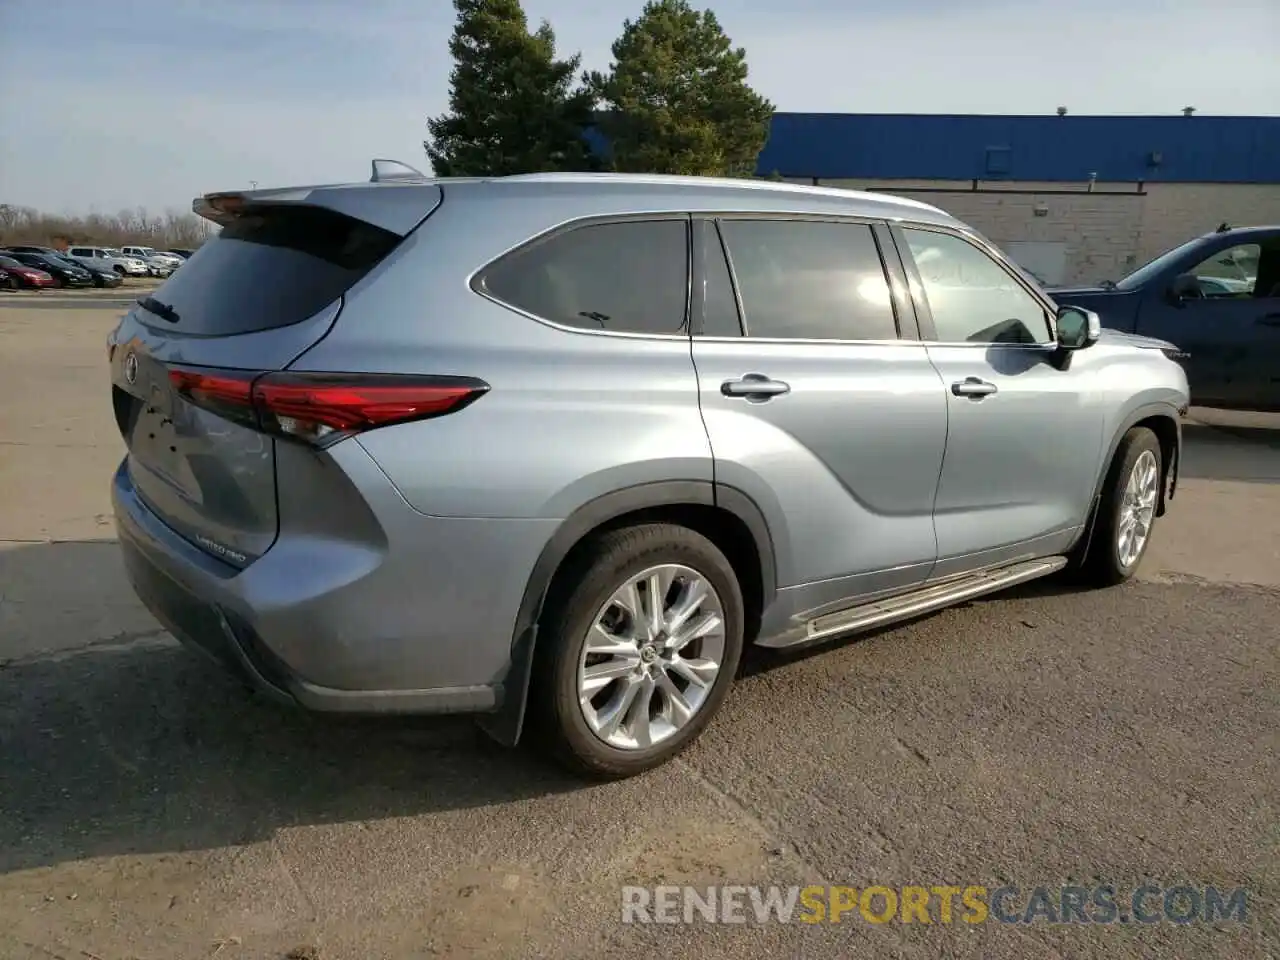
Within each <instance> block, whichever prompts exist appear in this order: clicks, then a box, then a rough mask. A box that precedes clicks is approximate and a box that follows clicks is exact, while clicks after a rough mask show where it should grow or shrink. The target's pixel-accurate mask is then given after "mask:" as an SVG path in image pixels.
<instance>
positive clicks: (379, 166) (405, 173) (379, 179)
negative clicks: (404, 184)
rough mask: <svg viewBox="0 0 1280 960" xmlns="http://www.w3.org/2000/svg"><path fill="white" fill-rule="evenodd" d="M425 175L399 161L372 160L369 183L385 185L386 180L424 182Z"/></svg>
mask: <svg viewBox="0 0 1280 960" xmlns="http://www.w3.org/2000/svg"><path fill="white" fill-rule="evenodd" d="M426 179H427V175H426V174H425V173H422V172H421V171H420V170H415V169H413V167H411V166H409V165H408V164H407V163H401V162H400V161H399V160H374V161H373V175H372V176H371V177H369V182H370V183H386V182H387V181H388V180H426Z"/></svg>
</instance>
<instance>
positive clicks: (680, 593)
mask: <svg viewBox="0 0 1280 960" xmlns="http://www.w3.org/2000/svg"><path fill="white" fill-rule="evenodd" d="M569 563H570V564H571V566H570V567H569V568H568V569H567V570H565V571H564V573H565V575H564V576H562V577H557V583H559V584H563V587H562V588H561V589H559V590H558V591H557V593H558V594H559V596H554V595H553V596H552V597H550V598H549V603H548V607H547V614H546V616H544V617H543V619H542V630H541V631H540V633H539V637H538V642H537V646H536V648H535V651H536V652H535V660H534V672H533V676H532V678H531V689H530V691H529V694H530V696H529V707H528V709H529V715H530V720H531V721H532V722H531V724H530V726H531V728H532V732H533V733H534V738H532V739H533V741H534V743H535V744H536V745H538V746H541V747H542V748H543V749H545V750H547V751H549V752H550V753H551V755H552V756H553V757H554V758H555V759H556V760H558V761H559V762H560V763H561V764H563V765H564V766H566V767H568V768H569V769H570V770H571V771H573V772H575V773H577V774H580V775H586V776H589V777H591V778H593V779H600V780H616V779H621V778H624V777H630V776H634V775H636V774H638V773H642V772H644V771H646V770H650V769H652V768H654V767H656V766H659V765H660V764H662V763H665V762H666V761H668V760H670V759H671V758H672V757H674V756H675V755H676V754H678V753H679V752H680V751H681V750H683V749H684V748H685V747H686V746H688V745H689V744H690V743H691V742H692V741H693V740H694V739H695V738H696V737H697V736H698V735H699V734H700V733H701V732H702V730H703V729H704V728H705V727H706V725H707V724H708V723H709V722H710V721H711V718H712V717H713V716H714V715H715V713H716V712H717V710H719V708H720V705H721V704H722V703H723V702H724V698H725V696H726V695H727V694H728V692H729V687H730V686H731V685H732V684H733V677H734V674H735V673H736V672H737V669H738V660H739V658H740V657H741V655H742V642H743V639H742V638H743V621H744V616H743V602H742V590H741V587H740V586H739V584H738V580H737V577H736V576H735V574H734V571H733V567H732V565H731V564H730V563H729V561H728V560H726V559H725V556H724V554H723V553H721V552H720V550H719V549H718V548H717V547H716V546H715V544H713V543H712V542H711V541H710V540H708V539H707V538H706V537H704V536H702V535H701V534H699V533H695V532H694V531H692V530H689V529H687V528H685V527H680V526H675V525H671V524H663V523H654V524H645V525H642V526H635V527H627V528H623V529H619V530H614V531H611V532H608V533H606V534H603V535H602V536H600V537H598V538H597V539H595V540H592V541H590V542H589V543H587V544H586V545H585V546H584V547H583V548H582V549H581V550H580V551H575V554H574V556H573V557H572V558H571V560H570V561H569ZM664 565H666V566H667V567H668V569H665V570H664V571H663V572H662V573H660V574H659V577H660V578H661V579H665V578H666V577H672V576H673V577H674V578H673V579H671V580H670V588H669V589H668V591H667V594H666V598H665V599H664V604H663V607H664V609H665V610H666V612H667V613H671V612H672V611H675V610H678V608H679V606H680V603H681V602H682V601H683V600H686V599H688V597H689V591H690V590H691V588H692V587H693V586H694V585H696V584H697V583H698V582H699V581H700V583H701V585H702V587H703V588H709V592H708V593H707V595H706V599H705V601H704V603H703V604H701V605H699V606H696V607H695V608H694V612H693V614H692V615H691V617H690V620H689V621H686V623H685V625H684V626H685V631H684V632H685V633H686V634H687V632H688V630H689V629H690V624H691V623H693V624H698V623H703V624H705V623H707V622H709V621H708V618H709V617H712V616H714V615H715V614H717V612H718V613H719V614H720V623H721V627H722V630H720V631H716V630H712V631H710V632H709V633H708V635H707V636H706V637H705V638H704V639H695V640H692V641H691V642H689V644H688V645H687V646H684V647H683V649H681V650H679V652H675V651H673V650H671V649H670V648H669V647H667V642H679V637H680V634H679V633H675V631H673V634H674V635H675V638H676V639H675V640H674V641H668V638H667V635H666V633H665V630H663V631H660V632H659V633H658V635H657V637H656V641H655V642H652V643H651V642H649V640H650V638H651V637H652V634H651V633H650V631H649V629H648V627H647V625H645V624H637V622H636V620H637V619H641V620H643V619H644V617H643V613H644V610H645V608H644V598H645V597H646V596H647V594H648V589H647V587H638V588H637V589H636V591H635V595H634V597H633V599H634V600H638V601H639V605H640V606H641V613H642V617H641V618H633V617H631V616H629V615H628V614H627V613H626V612H625V611H624V608H623V607H622V606H619V605H617V604H615V603H614V602H613V599H612V598H613V597H614V595H615V591H620V590H622V589H623V588H624V587H625V585H626V584H627V583H628V582H629V581H631V580H632V579H633V578H636V577H638V576H641V575H642V574H647V573H648V572H650V571H653V570H655V569H658V568H662V567H663V566H664ZM647 582H648V581H647V580H646V583H647ZM602 618H603V619H604V621H605V623H606V625H607V627H608V629H609V630H610V632H611V633H614V634H616V635H617V636H618V637H622V636H625V635H627V634H631V632H632V628H633V627H634V628H635V631H636V633H638V634H639V636H640V637H641V639H640V640H639V641H638V642H636V643H634V644H632V643H631V641H629V640H619V642H618V644H616V645H614V646H613V647H612V649H613V650H614V651H620V652H617V653H615V654H614V655H606V654H599V653H591V654H590V655H589V659H590V663H588V655H587V653H586V650H585V648H586V645H587V641H588V634H589V633H595V631H594V629H593V628H594V626H595V624H596V623H597V620H600V619H602ZM662 626H663V627H664V628H665V627H666V624H665V623H664V624H663V625H662ZM598 636H603V634H598ZM633 647H634V650H633V649H632V648H633ZM646 648H647V651H648V652H646ZM715 662H718V663H719V669H718V670H716V671H715V672H714V677H713V678H711V679H710V682H709V683H699V684H695V683H694V682H693V676H695V675H699V674H698V672H699V671H701V672H702V673H703V674H710V673H711V668H710V664H712V663H715ZM669 665H670V666H669ZM691 665H692V666H691ZM590 667H595V668H596V669H597V670H607V671H609V672H610V675H611V677H612V679H596V681H595V682H596V683H602V684H603V685H602V686H600V687H599V688H598V689H596V690H595V691H594V694H593V695H592V696H591V698H590V700H589V701H588V706H584V705H582V704H581V703H580V702H579V689H580V684H581V683H583V679H582V677H584V676H585V671H587V670H588V668H590ZM624 669H625V670H626V671H627V673H626V674H625V675H623V674H621V673H620V672H619V671H622V670H624ZM630 688H634V691H635V692H634V694H633V695H632V694H630V693H629V689H630ZM672 691H675V692H677V693H678V694H679V704H680V705H681V707H682V708H684V709H681V708H677V705H676V701H675V700H673V699H672V695H671V692H672ZM629 695H630V696H631V700H630V703H631V704H632V705H633V709H630V710H623V709H617V708H618V707H619V706H620V705H621V704H623V703H626V702H627V699H626V698H627V697H628V696H629ZM646 696H647V699H648V702H649V704H650V709H649V711H647V712H646V713H645V714H643V715H642V714H641V713H640V712H639V708H638V707H637V706H635V705H637V704H639V703H640V702H642V701H641V700H640V699H639V698H641V697H646ZM690 706H692V707H693V709H692V711H691V715H688V716H687V719H682V718H684V717H685V716H686V714H685V710H686V709H687V708H689V707H690ZM611 708H612V709H611ZM589 712H590V717H589ZM617 715H621V718H622V719H621V721H620V722H619V723H618V724H617V726H616V729H614V730H613V731H612V732H610V725H609V722H608V721H609V718H610V717H611V716H617ZM673 718H674V719H673ZM598 729H599V730H600V731H601V732H597V730H598ZM606 737H610V738H612V739H613V740H614V742H612V743H611V742H608V740H607V739H606ZM624 740H625V741H629V742H625V743H623V742H621V741H624ZM646 740H647V741H648V745H647V746H646V745H645V742H646Z"/></svg>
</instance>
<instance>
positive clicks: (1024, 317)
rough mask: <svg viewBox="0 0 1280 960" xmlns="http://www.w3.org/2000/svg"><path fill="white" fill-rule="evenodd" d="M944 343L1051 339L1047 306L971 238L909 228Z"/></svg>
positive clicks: (921, 276) (1028, 341)
mask: <svg viewBox="0 0 1280 960" xmlns="http://www.w3.org/2000/svg"><path fill="white" fill-rule="evenodd" d="M902 232H903V233H904V234H906V237H907V245H908V246H909V247H910V248H911V255H912V257H913V258H914V259H915V262H916V269H917V270H918V271H919V272H920V279H921V281H922V282H923V284H924V293H925V299H926V300H927V301H928V303H929V310H930V312H931V313H932V314H933V325H934V328H935V330H936V333H937V340H938V341H939V342H940V343H1046V342H1048V341H1049V340H1052V339H1053V337H1052V335H1051V334H1050V332H1049V331H1050V327H1049V320H1048V317H1047V316H1046V315H1045V310H1044V308H1043V307H1041V306H1040V302H1039V301H1038V300H1036V298H1035V297H1033V296H1032V295H1031V294H1030V293H1028V292H1027V291H1026V289H1025V288H1024V287H1022V286H1021V285H1020V284H1019V283H1018V282H1017V281H1016V280H1015V279H1014V278H1013V275H1012V274H1010V273H1009V272H1008V271H1007V270H1005V269H1004V267H1002V266H1000V264H999V263H997V262H996V261H995V260H993V259H992V258H991V257H990V256H989V255H988V254H987V253H986V252H985V251H983V250H981V249H980V248H979V247H977V246H975V245H974V244H972V243H969V242H968V241H967V240H962V239H961V238H960V237H957V236H953V235H951V234H946V233H934V232H932V231H928V230H903V231H902Z"/></svg>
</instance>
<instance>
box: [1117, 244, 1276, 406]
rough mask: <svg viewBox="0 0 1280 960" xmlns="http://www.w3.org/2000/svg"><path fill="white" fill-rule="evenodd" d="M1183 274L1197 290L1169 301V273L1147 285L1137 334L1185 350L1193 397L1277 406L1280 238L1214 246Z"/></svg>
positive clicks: (1217, 402)
mask: <svg viewBox="0 0 1280 960" xmlns="http://www.w3.org/2000/svg"><path fill="white" fill-rule="evenodd" d="M1184 272H1185V273H1189V274H1191V275H1192V276H1194V277H1195V278H1196V281H1197V285H1198V290H1197V291H1195V293H1193V295H1191V296H1189V297H1183V298H1182V299H1172V298H1171V297H1170V296H1169V289H1170V287H1171V286H1172V282H1173V277H1172V276H1170V277H1168V278H1166V279H1165V280H1164V281H1162V282H1159V283H1155V284H1153V285H1152V290H1151V292H1150V293H1149V294H1148V299H1147V300H1146V301H1145V302H1144V303H1143V304H1142V309H1141V312H1140V314H1139V318H1138V332H1140V333H1144V334H1146V335H1148V336H1153V337H1160V338H1161V339H1164V340H1168V341H1170V342H1171V343H1175V344H1177V345H1178V346H1179V347H1180V348H1181V349H1182V350H1183V351H1185V352H1186V353H1187V354H1188V356H1187V357H1186V358H1185V359H1184V360H1183V361H1182V362H1183V365H1184V366H1185V367H1186V370H1187V381H1188V383H1189V384H1190V386H1191V398H1192V402H1193V403H1199V404H1204V405H1206V406H1219V405H1220V406H1225V407H1245V408H1250V407H1259V408H1276V407H1280V237H1277V238H1276V239H1272V240H1263V241H1258V242H1250V243H1237V244H1234V245H1230V246H1226V247H1223V248H1220V249H1217V250H1215V251H1214V252H1213V253H1212V254H1210V255H1209V256H1207V257H1204V258H1203V259H1202V260H1201V261H1200V262H1199V263H1197V264H1195V265H1194V266H1192V267H1191V268H1190V269H1188V270H1186V271H1184Z"/></svg>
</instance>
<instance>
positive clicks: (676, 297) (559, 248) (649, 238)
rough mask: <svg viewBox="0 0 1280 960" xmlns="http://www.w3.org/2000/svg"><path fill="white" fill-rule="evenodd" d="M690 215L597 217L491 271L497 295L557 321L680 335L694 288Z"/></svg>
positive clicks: (489, 286)
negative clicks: (620, 220)
mask: <svg viewBox="0 0 1280 960" xmlns="http://www.w3.org/2000/svg"><path fill="white" fill-rule="evenodd" d="M688 244H689V240H688V222H687V221H686V220H643V221H627V222H623V223H603V224H593V225H590V226H585V227H577V228H575V229H572V230H569V231H567V232H565V233H561V234H558V235H556V236H553V237H551V238H549V239H547V240H544V241H542V242H540V243H536V244H534V245H533V246H531V247H526V248H525V249H523V250H518V251H516V252H515V253H514V254H511V255H509V256H507V257H504V258H502V259H501V260H499V261H498V262H497V263H495V264H493V265H492V266H491V267H489V269H488V270H487V271H486V272H485V273H484V275H483V278H482V283H483V285H484V289H485V290H486V291H487V292H488V293H490V294H491V295H492V296H494V297H496V298H497V299H499V300H501V301H503V302H505V303H508V304H510V305H511V306H513V307H518V308H520V309H521V310H525V311H527V312H529V313H532V314H533V315H534V316H537V317H542V318H544V319H546V320H550V321H552V322H554V323H561V324H564V325H566V326H570V327H580V328H582V329H584V330H607V331H611V332H615V333H650V334H652V333H665V334H678V333H680V332H681V331H682V330H684V329H686V323H685V313H686V305H687V300H688V289H689V246H688Z"/></svg>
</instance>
